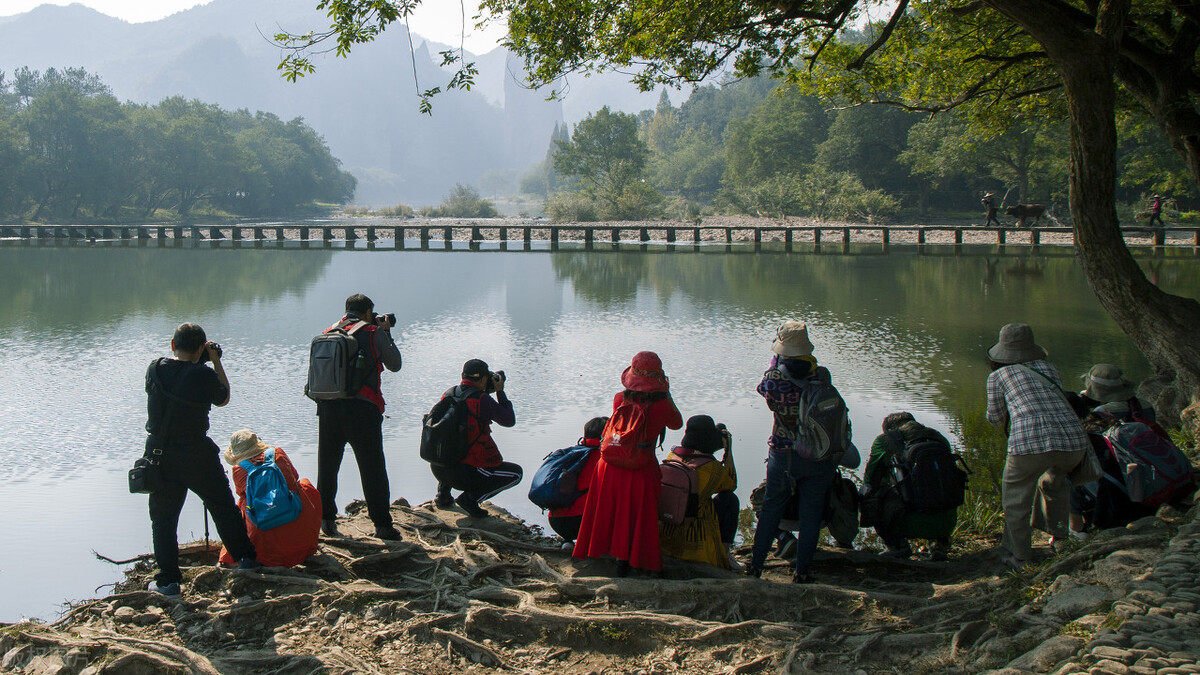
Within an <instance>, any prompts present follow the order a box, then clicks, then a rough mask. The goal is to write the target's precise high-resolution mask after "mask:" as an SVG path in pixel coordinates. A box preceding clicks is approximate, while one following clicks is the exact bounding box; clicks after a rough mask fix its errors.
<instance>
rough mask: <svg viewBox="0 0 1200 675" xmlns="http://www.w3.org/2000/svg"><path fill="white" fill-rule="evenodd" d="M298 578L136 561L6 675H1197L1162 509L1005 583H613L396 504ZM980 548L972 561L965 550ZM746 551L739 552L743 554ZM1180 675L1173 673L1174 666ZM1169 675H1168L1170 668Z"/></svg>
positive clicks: (687, 574)
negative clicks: (164, 569)
mask: <svg viewBox="0 0 1200 675" xmlns="http://www.w3.org/2000/svg"><path fill="white" fill-rule="evenodd" d="M347 511H348V512H350V515H348V516H347V517H345V518H343V519H342V521H341V522H340V523H339V527H340V529H341V531H342V532H343V533H344V534H346V535H348V536H347V537H346V538H322V541H321V550H320V551H319V553H318V555H316V556H313V557H312V558H310V559H309V560H308V561H307V562H306V563H305V564H304V565H301V566H299V567H296V568H293V569H275V570H265V571H263V572H242V571H232V570H226V569H221V568H216V567H213V566H212V565H211V564H210V562H209V561H208V560H206V559H205V558H206V556H205V555H204V551H203V546H200V547H198V548H194V549H193V550H192V553H191V554H190V555H187V556H185V561H184V562H185V565H188V566H187V567H186V568H185V577H186V581H185V583H184V584H183V589H184V595H183V598H182V600H181V601H172V600H168V599H166V598H164V597H163V596H160V595H158V594H156V593H151V592H148V591H145V590H143V589H145V587H146V585H147V583H148V581H149V578H150V571H151V570H150V567H149V564H148V563H146V562H141V563H138V564H137V565H135V566H134V568H133V569H132V570H130V571H129V573H128V576H127V579H126V581H124V582H123V583H121V584H119V585H118V587H117V589H116V592H115V593H114V594H112V595H109V596H108V597H105V598H101V599H97V600H94V601H91V602H86V603H82V604H79V605H77V606H75V607H73V608H72V609H71V610H69V611H68V612H67V613H66V615H65V616H64V617H63V618H62V619H60V620H59V621H57V622H54V623H52V624H36V623H23V624H16V625H11V626H8V627H6V628H5V629H3V631H0V658H2V659H3V660H2V661H0V669H3V670H5V671H17V672H23V673H28V674H29V675H50V674H51V673H54V674H60V675H61V674H65V673H70V674H72V675H75V674H86V675H92V674H98V673H141V672H194V673H217V672H220V673H251V672H275V673H301V672H305V673H307V672H312V671H314V670H318V669H328V670H329V671H333V672H360V673H384V672H387V673H397V672H399V673H420V674H424V675H449V674H450V673H462V672H472V673H489V672H502V671H508V672H525V673H572V674H579V675H584V674H587V673H641V674H643V675H651V674H665V673H687V674H692V673H694V674H697V675H699V674H705V675H710V674H712V673H728V674H731V675H732V674H742V673H756V672H777V673H801V672H830V673H871V672H883V671H891V670H892V669H902V670H903V671H904V672H909V673H941V672H966V673H977V672H984V671H988V670H992V669H1003V670H1002V671H1001V672H1004V673H1013V674H1015V673H1030V672H1060V673H1083V672H1089V671H1090V672H1092V673H1096V672H1104V673H1127V672H1128V673H1148V672H1154V670H1153V669H1159V670H1158V671H1157V672H1160V673H1163V672H1167V673H1176V672H1200V648H1198V647H1197V645H1196V641H1195V631H1196V629H1197V627H1198V626H1200V613H1198V612H1197V608H1198V607H1200V555H1198V554H1200V521H1198V519H1197V516H1198V513H1200V507H1197V506H1195V505H1194V503H1192V502H1190V501H1189V508H1188V510H1187V511H1181V510H1176V509H1174V508H1172V507H1169V506H1168V507H1163V508H1162V509H1160V510H1159V512H1158V514H1157V515H1156V516H1152V517H1149V518H1145V519H1142V520H1140V521H1137V522H1135V523H1133V524H1132V525H1130V526H1129V527H1128V528H1122V529H1117V530H1109V531H1106V532H1102V533H1099V534H1097V535H1095V536H1093V537H1092V538H1091V539H1090V540H1088V541H1087V542H1086V543H1084V544H1082V545H1079V544H1075V545H1074V548H1073V549H1072V550H1070V551H1068V552H1067V553H1065V554H1063V555H1060V556H1053V555H1052V554H1051V553H1050V551H1049V549H1048V548H1047V547H1046V546H1045V543H1044V542H1042V544H1041V545H1039V546H1037V547H1036V555H1037V562H1035V564H1034V565H1033V566H1031V567H1030V568H1028V569H1027V570H1025V571H1023V572H1020V573H1013V572H1007V571H1006V570H1005V568H1004V567H1003V565H1002V564H1001V563H1000V562H999V561H998V557H997V556H996V555H995V554H994V553H993V552H991V551H989V550H977V549H976V550H964V549H963V548H961V547H957V548H956V549H955V550H953V551H952V553H951V559H950V561H949V562H945V563H936V562H931V561H929V560H928V558H927V556H924V555H921V554H919V555H918V557H917V559H914V560H912V561H893V560H887V559H883V558H880V557H879V556H878V555H876V554H875V553H873V552H869V551H841V550H837V549H822V550H821V551H820V552H819V553H818V555H817V558H816V562H815V566H814V574H815V575H816V576H817V578H818V581H819V583H817V584H813V585H804V586H798V585H793V584H791V583H788V579H789V577H790V574H789V572H788V567H789V565H788V563H786V562H784V561H782V560H778V559H775V558H771V559H770V562H769V564H768V566H767V569H766V571H765V574H764V578H763V579H762V580H759V579H751V578H747V577H742V576H738V575H735V574H732V573H728V572H721V571H718V570H714V569H712V568H702V567H697V566H693V565H687V564H682V563H676V564H674V565H672V564H670V563H668V566H667V568H666V570H665V574H664V576H665V578H664V579H649V578H621V579H617V578H612V577H610V576H608V575H610V574H611V573H612V567H611V564H610V563H608V562H607V561H575V560H573V559H571V558H569V557H568V554H567V553H565V552H563V551H562V550H561V549H560V548H559V546H558V545H557V544H556V542H555V541H554V540H553V539H550V538H546V537H543V536H541V533H540V531H539V530H538V528H529V527H527V526H526V525H525V524H524V523H522V522H520V521H518V520H516V519H514V518H512V517H511V516H509V515H507V514H505V513H503V512H502V511H500V510H499V509H496V508H495V507H492V508H491V511H492V512H493V513H495V514H497V517H493V518H488V519H472V518H469V517H466V516H464V515H463V514H462V513H461V512H459V511H457V510H439V509H435V508H434V507H432V505H430V504H428V503H426V504H422V505H420V506H415V507H414V506H410V505H408V504H407V503H406V502H405V501H404V500H398V501H397V502H396V503H395V504H394V506H393V514H394V516H395V517H396V520H397V525H398V526H399V527H400V528H401V529H402V530H403V532H404V536H405V541H403V542H398V543H390V542H384V541H381V540H377V539H373V538H370V537H369V536H368V534H369V533H370V531H371V526H370V523H369V522H368V520H367V518H366V514H365V512H364V509H362V505H361V504H355V505H352V507H351V508H348V509H347ZM972 548H975V547H972ZM747 552H748V551H746V550H743V551H741V553H742V556H743V558H744V557H745V554H746V553H747ZM1163 669H1167V670H1163ZM1170 669H1174V670H1170Z"/></svg>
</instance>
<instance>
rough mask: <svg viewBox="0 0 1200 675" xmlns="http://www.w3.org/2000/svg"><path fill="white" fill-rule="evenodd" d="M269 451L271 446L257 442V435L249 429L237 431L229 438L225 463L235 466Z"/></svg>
mask: <svg viewBox="0 0 1200 675" xmlns="http://www.w3.org/2000/svg"><path fill="white" fill-rule="evenodd" d="M270 449H271V446H269V445H267V444H266V443H263V442H262V441H260V440H258V434H256V433H254V432H253V431H250V430H249V429H239V430H238V431H235V432H233V435H232V436H230V437H229V447H227V448H225V453H224V457H225V461H226V462H228V463H230V464H237V463H238V462H240V461H242V460H243V459H250V458H251V457H257V456H258V454H259V453H261V452H266V451H267V450H270Z"/></svg>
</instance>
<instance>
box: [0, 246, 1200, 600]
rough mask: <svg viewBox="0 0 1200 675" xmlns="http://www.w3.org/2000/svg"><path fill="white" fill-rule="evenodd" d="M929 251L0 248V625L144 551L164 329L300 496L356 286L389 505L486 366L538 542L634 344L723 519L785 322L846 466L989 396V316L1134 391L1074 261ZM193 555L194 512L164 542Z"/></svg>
mask: <svg viewBox="0 0 1200 675" xmlns="http://www.w3.org/2000/svg"><path fill="white" fill-rule="evenodd" d="M930 251H932V253H929V252H927V253H926V254H918V252H917V251H916V250H915V249H902V248H896V247H893V248H892V250H891V252H890V253H888V254H886V255H881V254H879V251H877V250H871V249H854V250H852V252H851V254H850V255H841V254H838V255H832V254H828V253H821V254H814V253H812V252H811V251H810V252H807V253H805V252H797V253H783V252H769V251H765V252H759V253H753V252H751V251H749V250H738V249H734V250H733V251H726V250H725V249H724V248H723V247H722V248H714V249H711V250H709V249H705V250H701V251H691V250H686V251H679V252H670V253H664V252H662V251H657V252H656V251H654V250H651V251H648V252H637V251H627V252H608V251H604V252H601V251H597V252H583V251H567V250H562V251H557V252H548V251H533V252H498V251H484V252H477V251H465V250H463V251H437V252H432V251H429V252H420V251H366V250H330V249H312V250H300V249H255V248H230V247H225V248H220V247H218V248H200V249H155V248H137V247H135V246H121V245H112V246H104V245H98V246H81V247H62V248H39V247H36V246H34V247H30V246H23V245H0V288H3V292H2V293H0V445H2V446H3V447H4V448H5V449H6V459H7V461H5V462H4V463H3V464H2V465H0V511H2V512H3V513H5V514H6V515H7V517H6V518H5V521H6V524H5V526H4V531H5V534H6V536H5V546H4V547H3V548H2V549H0V621H14V620H17V619H19V618H21V617H28V616H36V617H40V618H44V619H50V618H54V617H55V616H56V615H57V613H58V612H59V611H60V610H61V608H62V606H61V605H62V603H63V602H65V601H69V600H78V599H83V598H87V597H92V596H94V595H96V594H97V593H101V594H102V593H104V592H105V589H103V588H101V587H102V586H103V585H104V584H110V583H112V582H114V581H116V580H117V578H118V577H119V576H120V570H119V569H118V568H116V567H114V566H112V565H111V564H109V563H106V562H101V561H98V560H97V559H96V557H95V556H94V555H93V552H96V553H100V554H103V555H105V556H108V557H110V558H114V559H125V558H132V557H134V556H137V555H139V554H142V553H145V552H147V551H149V550H150V524H149V518H148V516H147V514H146V497H145V496H144V495H130V494H128V492H127V491H126V485H125V472H126V470H127V469H128V466H129V465H130V464H131V463H132V461H133V459H134V458H135V457H137V456H138V455H139V454H140V452H141V446H142V443H143V440H144V434H143V431H142V425H143V424H144V423H145V394H144V391H143V375H144V372H145V368H146V365H147V364H148V363H149V362H150V361H151V360H152V359H153V358H155V357H157V356H162V355H167V353H168V343H169V341H170V337H171V333H172V331H173V330H174V327H175V326H176V325H177V324H179V323H181V322H183V321H195V322H198V323H200V324H201V325H202V326H204V328H205V329H206V330H207V332H208V335H209V337H210V339H214V340H216V341H218V342H220V343H221V344H222V345H223V346H224V348H225V359H224V362H225V367H226V370H227V371H228V373H229V377H230V380H231V383H232V400H231V402H230V404H229V405H228V406H227V407H225V408H219V409H214V410H213V413H212V431H211V436H212V438H213V439H214V440H216V441H217V443H218V444H220V445H221V446H222V447H224V445H226V444H227V443H228V438H229V435H230V434H231V433H232V432H233V431H235V430H237V429H240V428H243V427H250V428H252V429H254V430H255V431H256V432H258V434H259V435H260V436H261V437H262V438H263V439H264V440H266V441H267V442H269V443H271V444H273V445H279V446H282V447H283V448H284V449H286V450H287V451H288V454H289V455H291V457H292V458H293V460H294V461H295V463H296V465H297V468H298V469H299V470H300V472H301V474H302V475H304V476H307V477H309V478H310V479H313V480H314V481H315V478H316V476H315V474H316V442H317V420H316V416H315V406H314V404H313V403H312V402H310V401H309V400H308V399H306V398H305V397H304V396H303V395H302V393H301V392H302V388H303V385H304V378H305V374H306V369H307V348H308V341H309V339H310V338H311V337H312V336H313V335H314V334H316V333H317V332H319V331H320V330H322V329H323V328H324V327H325V326H327V325H329V324H330V323H331V322H333V321H334V320H335V319H337V318H338V317H339V316H340V315H341V309H342V305H343V302H344V300H345V298H346V296H347V295H349V294H351V293H355V292H363V293H366V294H367V295H369V296H371V297H372V298H373V299H374V300H375V302H376V308H377V309H378V310H380V311H381V312H395V313H396V314H397V316H398V317H399V327H398V329H397V330H396V331H395V335H396V338H397V343H398V344H399V345H400V348H401V351H402V352H403V355H404V369H403V370H402V371H401V372H399V373H394V374H393V373H385V374H384V385H383V388H384V394H385V396H386V397H387V400H388V417H387V419H385V420H384V426H383V433H384V444H385V448H386V452H387V457H388V468H389V473H390V476H391V485H392V497H393V498H397V497H405V498H407V499H408V500H409V501H410V502H413V503H420V502H422V501H425V500H428V499H430V498H431V497H432V496H433V492H434V481H433V478H432V476H431V475H430V473H429V470H428V466H427V465H426V464H425V463H424V462H422V461H421V460H420V459H419V458H418V457H417V447H416V444H417V437H418V428H419V424H420V419H421V415H422V413H424V412H425V411H427V410H428V408H429V407H430V405H432V403H433V402H434V400H436V398H437V397H438V396H439V394H440V393H441V392H442V391H443V390H444V389H446V388H447V387H449V386H451V385H453V384H455V383H456V382H457V381H458V373H459V372H460V369H461V366H462V363H463V362H464V361H466V360H467V359H470V358H482V359H485V360H486V361H487V362H488V363H489V364H491V365H492V367H493V369H504V370H505V371H507V373H508V375H509V384H508V392H509V394H510V396H511V398H512V400H513V402H514V405H515V406H516V413H517V426H516V427H514V428H512V429H498V430H497V431H496V433H495V436H496V438H497V441H498V443H499V445H500V448H501V451H502V452H503V453H504V455H505V457H506V458H507V459H510V460H513V461H516V462H519V463H521V464H522V465H523V466H524V467H525V470H526V476H527V478H526V481H525V483H524V484H522V485H521V486H519V487H517V488H515V489H513V490H511V491H509V492H506V493H503V494H501V495H500V496H499V497H498V498H497V500H496V502H497V503H498V504H499V505H500V506H502V507H504V508H506V509H509V510H510V511H512V512H513V513H515V514H517V515H518V516H521V517H523V518H526V519H527V520H529V521H530V522H531V523H536V524H542V525H545V517H544V516H543V514H541V512H540V511H539V510H538V509H537V508H536V507H533V506H532V505H530V504H529V503H528V502H527V501H526V500H525V493H526V491H527V490H528V487H529V486H528V478H529V476H532V474H533V472H534V470H535V469H536V467H537V465H538V463H539V461H540V459H541V458H542V456H543V455H545V454H546V453H547V452H549V451H550V450H553V449H555V448H558V447H562V446H565V445H570V444H571V443H572V442H573V441H574V440H575V439H576V438H577V437H578V436H579V435H580V432H581V428H582V425H583V423H584V422H585V421H586V420H587V419H588V418H590V417H592V416H594V415H600V414H608V413H609V412H610V406H611V401H612V395H613V394H614V393H615V392H616V391H617V390H618V389H619V388H620V383H619V375H620V373H621V370H622V369H623V368H624V367H625V366H626V365H627V364H628V362H629V359H630V357H631V356H632V355H633V354H634V353H635V352H637V351H640V350H643V349H651V350H654V351H657V352H658V353H659V354H660V355H661V356H662V359H663V363H664V365H665V368H666V371H667V374H668V375H669V376H670V377H671V382H672V391H673V392H674V396H675V400H676V402H677V403H678V405H679V408H680V410H681V411H682V412H683V414H684V417H685V418H686V417H688V416H690V415H695V414H700V413H706V414H710V415H712V416H713V417H715V418H716V419H717V420H719V421H724V422H726V423H727V424H728V425H729V427H730V429H731V430H732V431H733V433H734V439H735V440H734V451H735V455H736V457H737V458H738V473H739V477H740V479H741V485H740V487H739V489H738V493H739V495H740V496H741V497H742V498H743V501H745V500H746V497H747V496H748V494H749V491H750V489H751V488H752V487H753V486H754V485H756V484H757V483H758V482H759V481H760V480H761V478H762V476H763V473H764V465H763V459H764V457H765V444H764V441H765V439H766V436H767V434H768V433H769V431H770V414H769V412H768V411H767V409H766V406H765V405H764V404H763V403H762V400H761V399H760V398H759V397H758V396H757V395H756V394H755V392H754V387H755V385H756V384H757V383H758V380H759V378H760V377H761V374H762V371H763V370H764V368H765V367H766V365H767V360H768V358H769V356H770V352H769V348H770V343H771V339H772V337H773V335H774V329H775V327H776V326H777V325H778V324H779V323H780V322H782V321H783V320H785V319H790V318H799V319H805V320H807V321H808V322H809V325H810V335H811V338H812V341H813V343H814V344H815V345H816V356H817V358H818V359H819V360H820V362H821V363H822V364H824V365H826V366H828V367H829V368H830V370H831V371H832V372H833V375H834V378H835V382H836V383H837V384H838V386H839V388H840V389H841V391H842V393H843V395H844V396H845V397H846V399H847V401H848V403H849V406H850V409H851V417H852V419H853V423H854V428H855V431H856V433H855V440H856V442H857V443H858V444H859V446H860V447H864V448H865V447H869V445H870V442H871V440H872V439H873V438H874V436H875V434H876V433H878V432H877V430H878V428H879V424H880V422H881V421H882V419H883V417H884V416H885V415H886V414H887V413H889V412H894V411H896V410H902V409H907V410H911V411H914V412H915V413H917V415H918V417H920V418H921V419H923V420H925V421H927V422H928V423H930V424H932V425H933V426H936V427H939V428H941V429H943V430H944V431H948V432H949V431H951V425H950V420H951V419H952V418H953V416H954V414H955V412H956V411H959V410H963V409H964V408H966V407H969V406H976V405H978V404H979V402H980V400H981V399H982V397H983V396H984V392H983V380H984V378H985V377H986V366H985V364H984V362H983V359H982V355H983V351H984V350H985V349H986V348H987V347H988V346H990V345H991V344H992V343H993V342H994V340H995V336H996V331H997V329H998V328H999V327H1000V326H1001V325H1002V324H1004V323H1006V322H1009V321H1026V322H1028V323H1030V324H1032V325H1033V327H1034V330H1035V332H1036V335H1037V337H1038V340H1039V342H1040V343H1041V344H1042V345H1044V346H1045V347H1046V348H1047V349H1049V350H1050V352H1051V358H1052V360H1053V361H1054V362H1055V363H1056V364H1058V365H1059V367H1060V368H1061V369H1062V370H1063V372H1064V375H1065V376H1066V377H1067V378H1068V382H1069V383H1072V381H1073V378H1076V377H1078V375H1079V374H1081V373H1083V372H1084V371H1085V370H1086V369H1087V368H1088V366H1090V365H1091V364H1092V363H1093V362H1097V361H1110V362H1114V363H1118V364H1121V365H1122V366H1123V367H1124V368H1125V369H1126V371H1127V372H1128V373H1129V374H1131V375H1132V376H1134V377H1139V376H1145V375H1146V374H1147V365H1146V363H1145V362H1144V360H1143V359H1142V357H1141V356H1140V355H1138V354H1137V352H1136V351H1135V350H1134V349H1133V347H1132V345H1131V344H1130V342H1129V341H1128V339H1127V338H1126V337H1125V336H1124V335H1123V334H1122V333H1121V332H1120V330H1118V328H1117V327H1116V326H1115V325H1114V324H1113V322H1112V321H1111V320H1110V319H1109V318H1108V316H1107V315H1106V314H1105V313H1104V312H1103V311H1102V310H1101V309H1100V307H1099V305H1098V304H1097V302H1096V301H1095V299H1094V297H1093V295H1092V293H1091V292H1090V290H1089V289H1088V286H1087V283H1086V281H1085V280H1084V278H1083V276H1082V274H1081V273H1080V271H1079V269H1078V267H1077V266H1076V264H1075V262H1074V260H1073V259H1072V258H1070V257H1065V256H1061V254H1060V257H1044V256H1028V255H1025V256H1019V257H1014V256H1011V255H1010V256H1007V257H1002V258H997V257H996V256H995V254H994V252H993V253H991V254H990V257H989V256H988V251H987V250H986V249H982V250H979V251H975V252H974V253H973V254H972V253H970V252H968V254H965V255H958V256H955V255H949V254H948V252H940V251H938V250H937V249H930ZM968 251H970V249H968ZM1010 251H1011V249H1010ZM1143 264H1144V265H1145V266H1146V267H1147V268H1148V270H1150V271H1151V272H1152V273H1153V274H1154V275H1155V276H1156V277H1157V278H1158V280H1159V283H1160V284H1161V285H1162V286H1163V287H1164V288H1166V289H1168V290H1170V291H1172V292H1176V293H1181V294H1185V295H1189V296H1191V297H1196V295H1197V294H1198V291H1200V265H1198V264H1197V260H1196V259H1195V258H1193V257H1191V252H1190V250H1189V251H1188V252H1187V253H1186V254H1185V255H1180V256H1178V257H1175V256H1168V257H1167V258H1165V259H1153V260H1151V259H1149V258H1146V259H1144V260H1143ZM680 436H681V432H674V433H671V434H669V435H668V438H667V444H668V445H670V444H671V443H674V442H677V441H678V440H679V438H680ZM348 455H349V453H348ZM354 471H355V469H354V462H353V460H352V458H351V457H349V456H347V459H346V461H345V463H344V464H343V469H342V479H341V492H340V494H339V495H338V500H339V503H340V504H341V505H345V504H346V503H347V502H348V501H349V500H350V499H353V498H358V497H360V496H361V491H360V488H359V486H358V477H357V475H356V474H355V473H354ZM214 536H215V535H214ZM201 537H203V519H202V512H201V509H200V505H199V501H198V500H197V499H195V497H194V496H192V497H189V500H188V504H187V507H186V508H185V511H184V515H183V518H182V520H181V524H180V539H181V540H182V541H187V540H189V539H192V538H201Z"/></svg>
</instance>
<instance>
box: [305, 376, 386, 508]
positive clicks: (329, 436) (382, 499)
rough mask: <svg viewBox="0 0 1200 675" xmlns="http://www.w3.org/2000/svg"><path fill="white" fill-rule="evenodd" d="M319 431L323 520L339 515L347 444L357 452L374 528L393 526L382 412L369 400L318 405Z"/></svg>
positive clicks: (318, 445) (319, 468) (365, 496)
mask: <svg viewBox="0 0 1200 675" xmlns="http://www.w3.org/2000/svg"><path fill="white" fill-rule="evenodd" d="M317 418H318V422H319V426H320V432H319V434H318V440H317V492H320V493H321V514H322V515H321V517H322V518H324V519H329V518H333V517H334V516H336V515H337V489H338V471H339V470H341V468H342V457H343V456H344V455H345V454H346V444H347V443H349V444H350V447H351V448H352V449H353V450H354V461H355V462H357V463H358V475H359V477H360V478H361V479H362V490H363V499H364V500H365V501H366V502H367V514H368V515H370V517H371V522H372V523H374V524H375V527H387V526H389V525H391V524H392V511H391V488H390V486H389V484H388V475H387V463H386V462H385V460H384V457H383V413H381V412H379V408H378V407H376V405H375V404H374V403H371V402H370V401H363V400H360V399H345V400H338V401H321V402H320V403H318V404H317Z"/></svg>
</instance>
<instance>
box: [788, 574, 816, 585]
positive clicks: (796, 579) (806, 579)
mask: <svg viewBox="0 0 1200 675" xmlns="http://www.w3.org/2000/svg"><path fill="white" fill-rule="evenodd" d="M792 583H793V584H813V583H816V579H813V577H812V575H811V574H797V575H795V576H793V577H792Z"/></svg>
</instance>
